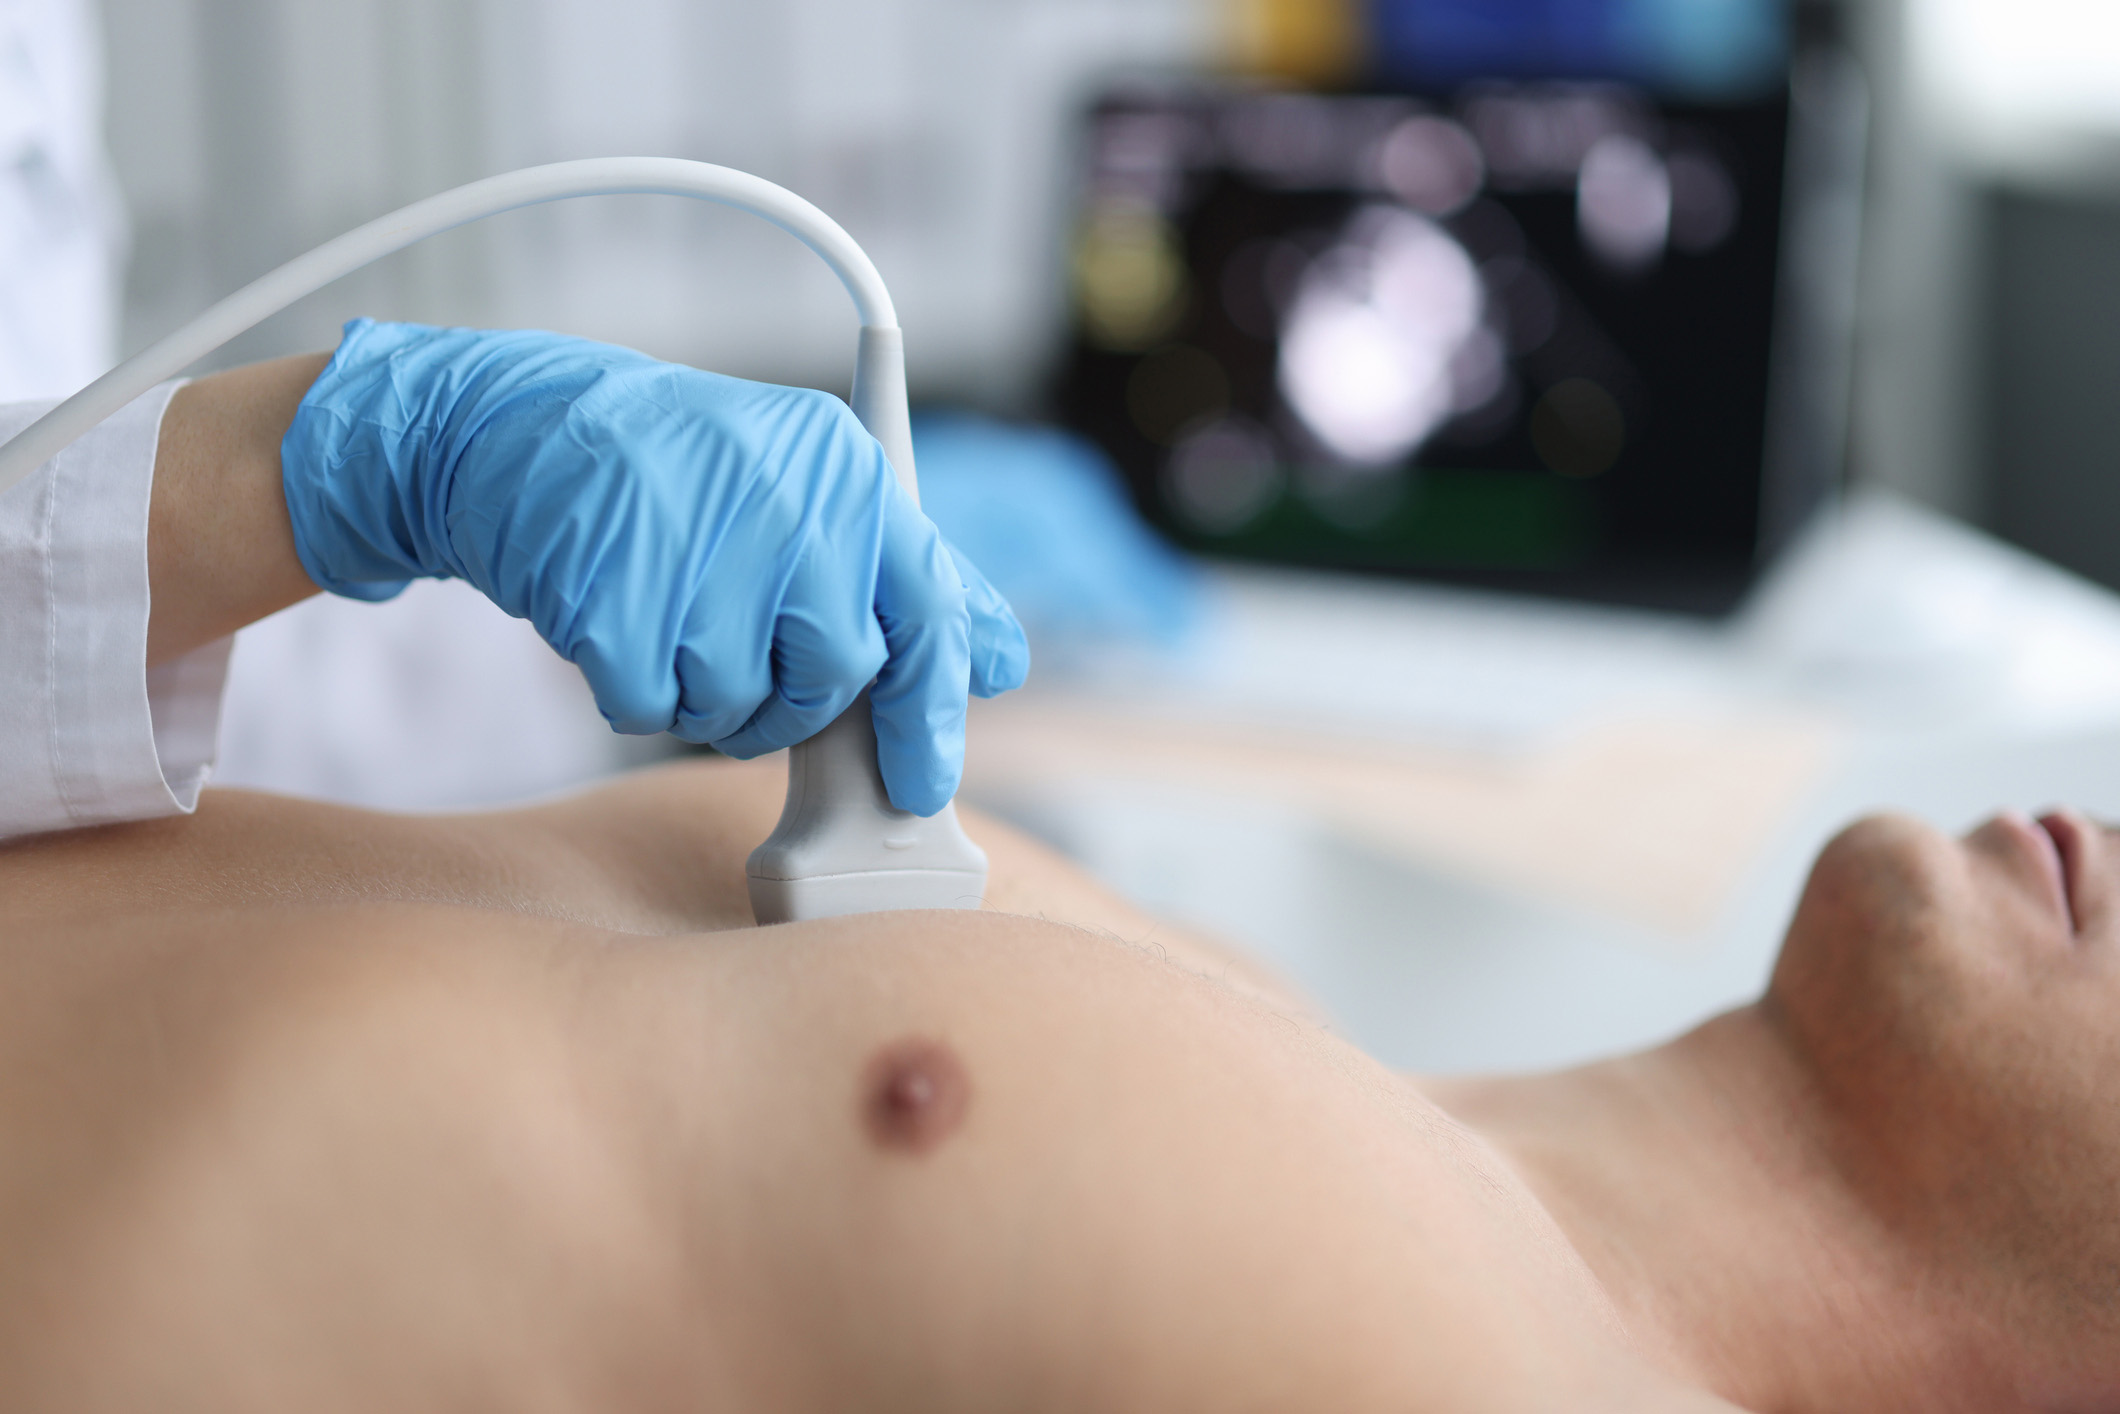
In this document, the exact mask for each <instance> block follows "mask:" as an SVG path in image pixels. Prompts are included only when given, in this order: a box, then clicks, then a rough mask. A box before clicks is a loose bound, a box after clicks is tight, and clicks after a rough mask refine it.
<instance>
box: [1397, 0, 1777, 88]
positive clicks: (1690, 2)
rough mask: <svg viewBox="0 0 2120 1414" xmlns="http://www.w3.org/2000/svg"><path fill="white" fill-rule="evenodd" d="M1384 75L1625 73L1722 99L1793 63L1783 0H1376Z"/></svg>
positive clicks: (1446, 79)
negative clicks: (1789, 59) (1789, 51)
mask: <svg viewBox="0 0 2120 1414" xmlns="http://www.w3.org/2000/svg"><path fill="white" fill-rule="evenodd" d="M1370 39H1371V48H1372V53H1373V55H1374V57H1375V63H1376V65H1377V68H1378V70H1379V72H1380V76H1381V77H1384V78H1387V79H1391V80H1396V81H1400V82H1413V83H1451V82H1457V81H1461V80H1464V79H1468V78H1479V77H1492V78H1578V79H1598V78H1602V79H1619V80H1625V81H1629V82H1634V83H1640V84H1643V85H1645V86H1647V87H1650V88H1653V89H1656V90H1658V91H1660V92H1665V93H1671V94H1679V95H1685V96H1692V97H1702V98H1714V97H1723V96H1739V95H1746V94H1752V93H1756V92H1758V91H1759V90H1761V89H1762V88H1765V87H1768V86H1771V85H1772V84H1773V83H1775V82H1776V81H1777V80H1778V78H1779V77H1780V74H1781V72H1782V69H1783V67H1784V65H1785V63H1786V54H1787V49H1788V16H1787V9H1786V4H1785V0H1370Z"/></svg>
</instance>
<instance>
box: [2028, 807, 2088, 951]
mask: <svg viewBox="0 0 2120 1414" xmlns="http://www.w3.org/2000/svg"><path fill="white" fill-rule="evenodd" d="M2039 828H2040V829H2041V830H2043V831H2045V832H2046V837H2047V838H2048V839H2050V840H2052V841H2053V843H2054V862H2055V865H2056V867H2057V868H2058V869H2059V870H2060V872H2061V897H2062V899H2063V901H2064V902H2065V903H2066V904H2067V905H2068V915H2069V923H2070V925H2071V927H2072V928H2073V929H2074V930H2075V931H2076V932H2079V933H2080V932H2082V931H2083V913H2082V910H2081V909H2080V908H2078V907H2077V903H2076V888H2077V884H2078V882H2079V881H2080V880H2081V878H2082V877H2083V852H2084V847H2085V841H2084V838H2083V828H2084V825H2083V821H2082V820H2081V819H2080V818H2079V817H2077V816H2076V815H2075V814H2074V813H2073V812H2071V811H2067V810H2053V811H2049V812H2047V813H2046V814H2044V815H2042V816H2040V817H2039Z"/></svg>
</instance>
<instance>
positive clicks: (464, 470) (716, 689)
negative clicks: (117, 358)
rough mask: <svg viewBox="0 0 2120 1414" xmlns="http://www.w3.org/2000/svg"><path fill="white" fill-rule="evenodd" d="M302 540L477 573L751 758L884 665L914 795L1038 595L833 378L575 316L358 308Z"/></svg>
mask: <svg viewBox="0 0 2120 1414" xmlns="http://www.w3.org/2000/svg"><path fill="white" fill-rule="evenodd" d="M280 462H281V469H282V477H283V480H284V483H285V487H286V492H287V509H288V513H289V515H290V517H291V518H292V520H293V523H294V539H295V550H296V552H297V553H298V554H299V555H300V557H301V561H302V567H303V568H304V569H305V570H307V571H308V573H309V576H310V578H311V579H313V580H315V581H316V582H317V583H318V584H319V585H321V586H322V587H323V588H325V589H328V590H331V591H332V592H334V593H337V594H343V595H347V596H349V597H352V598H356V599H371V600H375V599H387V598H389V597H390V596H392V595H394V594H396V593H398V592H399V591H400V590H402V589H403V588H404V587H405V585H406V583H408V582H409V581H410V580H412V579H416V578H451V577H455V578H461V579H465V580H468V581H469V582H470V583H471V584H473V585H474V586H476V587H477V588H478V589H480V590H481V591H483V592H484V593H485V594H486V595H487V596H488V597H489V598H491V599H492V600H493V601H494V602H495V603H496V604H498V605H500V607H501V608H503V609H505V610H506V611H507V612H509V613H510V614H513V615H515V616H516V617H518V618H527V619H529V620H530V621H531V623H532V624H534V625H535V626H536V628H537V631H538V632H539V633H540V634H541V635H543V637H544V639H545V641H546V642H547V643H549V644H551V645H552V646H553V648H554V649H556V650H558V652H559V653H560V654H561V656H563V657H565V658H566V659H568V660H569V661H570V662H572V663H574V664H576V665H577V666H579V667H580V668H581V670H582V674H583V676H584V677H586V678H587V679H588V682H589V686H590V688H591V690H592V691H593V692H594V693H595V694H596V701H597V705H598V706H599V707H600V708H601V709H602V711H603V714H604V717H605V719H606V720H607V721H609V722H610V723H611V725H612V726H613V727H614V728H615V729H617V730H618V731H621V732H632V733H641V734H646V733H652V732H660V731H674V732H675V733H676V734H677V735H678V736H680V737H682V738H684V739H685V740H687V741H693V742H710V743H712V744H713V745H714V746H715V747H716V748H718V749H719V750H721V751H723V752H726V753H727V754H729V755H731V756H737V757H745V758H748V757H752V756H758V755H762V754H764V753H766V752H769V751H775V750H778V749H780V748H781V747H784V746H789V745H792V744H794V743H795V742H798V741H801V740H803V739H805V738H807V737H809V736H812V735H814V734H815V733H816V732H817V731H818V730H819V729H820V728H822V727H824V726H825V725H826V724H827V723H828V722H830V721H831V720H832V719H833V718H835V717H837V716H838V715H839V714H840V713H841V712H842V711H844V710H845V709H846V708H847V706H848V705H849V704H850V703H851V702H852V701H853V700H854V698H855V696H856V695H857V694H859V693H860V691H861V690H862V688H863V687H865V686H867V685H868V683H869V681H870V679H871V678H874V679H875V690H874V692H873V693H872V694H871V702H872V704H873V708H874V715H875V720H876V748H877V758H878V762H879V764H880V765H881V767H882V769H883V779H884V783H885V785H886V787H887V788H888V789H889V791H890V796H891V800H892V802H893V803H894V804H895V805H897V806H898V807H899V808H900V809H904V810H911V811H914V812H916V813H919V814H922V815H932V814H934V813H935V812H936V811H938V810H940V809H941V808H942V807H943V806H944V805H945V804H947V803H948V802H949V799H950V797H951V796H952V795H954V794H955V793H956V789H957V783H958V778H959V776H960V774H961V773H962V770H963V763H964V713H965V697H966V694H967V692H968V691H969V692H972V693H977V694H978V695H980V696H982V697H990V696H993V695H994V694H996V693H999V692H1005V691H1007V690H1008V689H1010V688H1013V687H1016V686H1019V685H1020V684H1021V683H1022V681H1023V676H1024V673H1025V671H1026V669H1027V668H1028V666H1029V659H1030V652H1029V648H1028V647H1027V646H1026V644H1025V643H1024V639H1023V631H1022V630H1021V629H1020V628H1019V627H1018V626H1017V624H1016V620H1015V617H1014V616H1013V615H1012V614H1011V613H1010V612H1009V608H1008V605H1007V604H1006V603H1004V602H1003V601H1002V599H1001V597H1000V595H998V594H997V593H995V592H994V590H993V588H992V587H991V586H990V585H989V584H988V583H987V582H986V580H985V579H984V578H983V577H982V576H981V575H980V574H979V572H978V571H977V570H976V569H974V568H973V567H972V566H971V565H970V564H969V563H967V562H965V561H964V560H962V559H961V558H959V557H957V556H956V554H955V553H954V552H953V551H952V550H951V549H950V547H949V545H948V544H947V543H946V542H944V540H943V539H942V537H941V535H940V533H938V532H937V531H936V529H935V527H934V526H933V524H931V523H930V522H929V521H928V519H927V518H926V517H925V516H923V515H922V514H921V513H920V511H919V510H918V509H917V508H916V507H915V506H914V505H913V503H912V501H911V499H910V498H908V497H907V496H906V494H905V493H904V492H903V491H902V490H901V489H900V488H899V486H898V483H897V480H896V478H895V477H894V476H893V475H892V472H891V468H890V464H889V462H888V461H887V460H886V459H885V457H884V454H883V449H882V448H881V447H879V446H878V445H877V444H876V441H875V440H874V439H873V438H872V437H870V436H869V434H868V433H867V432H866V431H865V430H864V429H863V428H862V426H861V424H860V423H859V422H857V421H856V420H855V419H854V415H853V414H852V413H851V412H850V411H848V409H847V407H846V405H845V404H843V403H841V402H840V401H839V400H838V399H836V398H833V397H831V396H829V395H827V394H823V393H816V392H808V391H803V390H798V389H791V388H782V387H777V386H774V385H771V384H763V383H749V382H744V381H742V380H739V379H734V378H724V377H720V376H718V375H715V374H711V373H702V372H700V371H698V370H696V369H692V368H686V367H682V366H680V365H676V364H668V363H662V362H659V361H658V360H655V359H652V358H649V357H647V356H646V355H645V354H638V353H634V352H632V351H630V350H627V349H621V348H614V347H612V346H610V345H607V344H595V343H590V342H588V341H586V340H582V339H571V338H566V337H563V336H561V335H557V334H543V333H524V332H485V331H480V330H471V329H434V328H428V327H425V326H422V325H413V324H377V323H375V322H373V321H371V320H367V319H357V320H354V321H353V322H352V323H350V324H348V325H347V326H346V330H345V335H344V338H343V339H342V341H341V342H340V344H339V348H338V352H337V353H336V354H335V355H334V356H333V357H332V360H331V363H330V365H329V366H328V367H327V368H325V370H324V372H323V374H322V376H320V377H319V378H318V379H317V381H316V383H315V385H314V386H313V387H312V388H311V389H310V390H309V393H308V395H307V396H306V397H305V398H303V400H302V405H301V408H300V410H299V411H298V412H297V413H296V414H295V419H294V422H293V424H292V425H291V426H290V427H289V428H288V429H287V435H286V437H285V438H284V439H283V440H282V441H281V444H280Z"/></svg>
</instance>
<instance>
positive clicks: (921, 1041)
mask: <svg viewBox="0 0 2120 1414" xmlns="http://www.w3.org/2000/svg"><path fill="white" fill-rule="evenodd" d="M971 1101H972V1081H971V1077H970V1076H969V1075H967V1074H966V1073H965V1069H964V1062H963V1061H961V1060H959V1059H958V1058H957V1053H956V1052H955V1051H953V1050H951V1049H950V1048H949V1047H948V1046H945V1045H943V1044H942V1043H941V1042H940V1041H930V1040H927V1039H926V1038H924V1037H918V1036H915V1037H908V1038H906V1039H904V1040H900V1041H893V1042H891V1043H889V1044H888V1045H886V1046H884V1047H883V1048H882V1049H881V1050H879V1051H877V1052H876V1054H875V1055H874V1056H872V1057H871V1058H870V1059H869V1063H868V1067H867V1069H866V1070H865V1071H864V1072H863V1075H862V1086H861V1109H862V1115H861V1118H862V1123H863V1125H864V1127H866V1128H867V1130H868V1133H869V1138H870V1139H871V1140H872V1141H874V1143H875V1144H876V1146H877V1147H878V1148H880V1149H889V1150H896V1151H898V1152H900V1153H906V1154H924V1153H926V1152H927V1151H928V1150H930V1149H932V1148H934V1147H935V1146H936V1145H937V1144H940V1143H941V1142H942V1141H943V1140H945V1139H947V1138H949V1137H950V1135H952V1134H954V1133H955V1132H956V1131H957V1127H958V1126H959V1125H960V1124H962V1123H963V1122H964V1113H965V1111H966V1110H967V1109H969V1108H970V1107H971Z"/></svg>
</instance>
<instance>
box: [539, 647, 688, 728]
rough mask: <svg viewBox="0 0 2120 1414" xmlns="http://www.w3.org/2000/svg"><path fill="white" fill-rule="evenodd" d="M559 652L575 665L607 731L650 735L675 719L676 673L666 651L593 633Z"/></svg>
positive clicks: (668, 726) (669, 724) (666, 726)
mask: <svg viewBox="0 0 2120 1414" xmlns="http://www.w3.org/2000/svg"><path fill="white" fill-rule="evenodd" d="M563 652H564V655H565V656H566V657H567V659H568V660H569V661H571V662H572V663H573V664H574V665H575V666H576V667H578V668H580V669H581V672H582V677H583V678H584V679H586V680H587V681H588V684H589V691H590V692H591V693H593V694H594V695H595V697H596V710H597V711H599V712H601V713H602V714H603V717H604V720H605V721H607V722H609V723H610V724H611V730H612V731H615V732H622V733H624V734H625V735H627V736H653V735H655V734H656V733H657V732H666V731H668V730H670V727H671V725H672V724H673V723H674V722H675V721H676V719H677V674H676V672H675V671H674V670H673V669H672V667H671V663H670V658H669V656H668V654H666V653H662V652H658V651H656V650H654V649H652V648H650V649H648V650H647V651H643V650H642V647H641V645H639V644H638V643H637V642H629V641H627V640H624V639H620V638H617V637H616V636H614V635H611V634H607V633H597V632H594V631H590V632H588V633H584V634H582V635H580V636H579V637H577V638H576V639H575V640H574V641H573V642H572V643H570V644H569V645H568V646H567V648H566V649H565V650H563Z"/></svg>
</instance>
